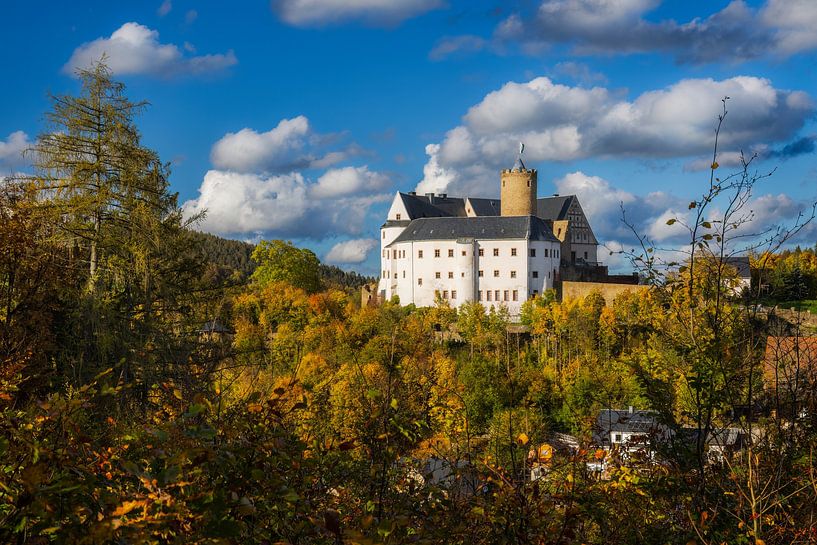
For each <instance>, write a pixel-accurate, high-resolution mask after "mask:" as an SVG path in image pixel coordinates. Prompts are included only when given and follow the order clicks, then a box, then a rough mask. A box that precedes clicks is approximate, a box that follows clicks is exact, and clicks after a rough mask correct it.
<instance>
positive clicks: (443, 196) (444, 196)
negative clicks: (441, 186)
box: [439, 193, 448, 199]
mask: <svg viewBox="0 0 817 545" xmlns="http://www.w3.org/2000/svg"><path fill="white" fill-rule="evenodd" d="M447 196H448V193H440V195H439V197H440V198H441V199H444V198H446V197H447Z"/></svg>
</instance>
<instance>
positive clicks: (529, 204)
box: [499, 144, 537, 216]
mask: <svg viewBox="0 0 817 545" xmlns="http://www.w3.org/2000/svg"><path fill="white" fill-rule="evenodd" d="M524 149H525V146H524V145H522V144H520V146H519V157H517V159H516V163H514V165H513V168H511V169H508V170H503V171H502V172H501V173H500V176H499V177H500V181H501V187H500V192H499V195H500V199H501V200H502V205H501V208H502V210H501V213H502V215H503V216H535V215H536V195H537V189H536V181H537V178H536V169H533V170H528V169H527V168H525V164H524V163H523V162H522V151H523V150H524Z"/></svg>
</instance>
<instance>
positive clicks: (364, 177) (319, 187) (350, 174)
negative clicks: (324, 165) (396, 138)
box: [311, 166, 389, 199]
mask: <svg viewBox="0 0 817 545" xmlns="http://www.w3.org/2000/svg"><path fill="white" fill-rule="evenodd" d="M388 185H389V179H388V178H387V177H386V176H385V175H383V174H380V173H379V172H372V171H370V170H369V169H368V167H366V166H362V167H343V168H336V169H332V170H328V171H327V172H326V173H324V174H323V175H322V176H321V177H320V178H318V183H317V184H315V185H314V186H313V187H312V188H311V194H312V196H313V197H317V198H319V199H326V198H331V197H339V196H341V195H355V194H360V193H372V192H373V191H379V190H381V189H384V188H385V187H386V186H388Z"/></svg>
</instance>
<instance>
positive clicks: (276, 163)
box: [210, 115, 312, 172]
mask: <svg viewBox="0 0 817 545" xmlns="http://www.w3.org/2000/svg"><path fill="white" fill-rule="evenodd" d="M311 132H312V131H311V129H310V127H309V120H308V119H307V118H306V117H304V116H302V115H299V116H298V117H295V118H292V119H283V120H281V121H280V122H279V123H278V126H276V127H275V128H274V129H271V130H269V131H267V132H263V133H258V132H256V131H254V130H253V129H249V128H245V129H241V130H240V131H238V132H237V133H227V134H226V135H224V136H223V137H222V138H221V139H220V140H219V141H218V142H216V143H215V144H214V145H213V149H212V151H211V152H210V160H211V161H212V163H213V165H214V166H215V167H216V168H220V169H225V170H235V171H237V172H258V171H264V172H275V171H284V170H292V169H294V168H301V167H304V166H306V165H307V164H308V163H309V159H308V158H306V157H305V156H304V155H303V153H302V152H303V149H304V148H305V147H306V146H307V144H308V141H309V138H310V136H311Z"/></svg>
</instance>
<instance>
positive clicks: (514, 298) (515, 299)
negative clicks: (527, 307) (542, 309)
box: [513, 290, 519, 301]
mask: <svg viewBox="0 0 817 545" xmlns="http://www.w3.org/2000/svg"><path fill="white" fill-rule="evenodd" d="M513 300H514V301H519V290H513Z"/></svg>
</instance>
